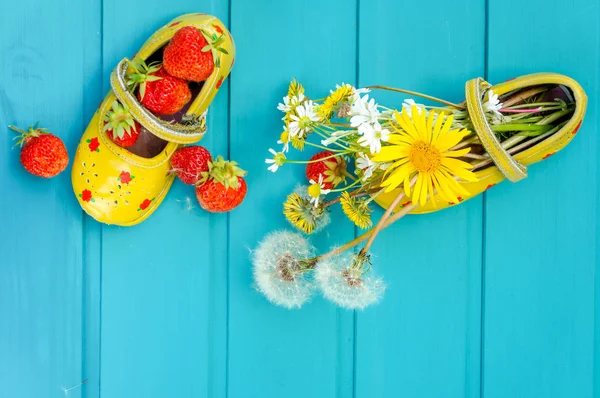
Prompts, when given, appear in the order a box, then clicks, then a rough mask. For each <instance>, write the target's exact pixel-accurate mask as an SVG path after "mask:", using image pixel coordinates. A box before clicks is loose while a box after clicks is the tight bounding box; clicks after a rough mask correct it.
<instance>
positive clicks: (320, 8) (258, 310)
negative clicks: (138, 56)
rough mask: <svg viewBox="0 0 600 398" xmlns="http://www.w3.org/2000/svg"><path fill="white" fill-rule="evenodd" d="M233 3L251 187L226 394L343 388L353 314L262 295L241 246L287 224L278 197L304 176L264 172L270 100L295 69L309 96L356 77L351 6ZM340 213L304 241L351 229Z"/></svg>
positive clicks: (243, 156) (240, 145)
mask: <svg viewBox="0 0 600 398" xmlns="http://www.w3.org/2000/svg"><path fill="white" fill-rule="evenodd" d="M231 11H232V28H233V35H234V37H235V39H236V43H237V46H238V61H237V63H236V67H235V68H236V70H235V71H234V74H233V77H232V81H231V82H232V83H231V84H232V86H231V89H232V93H231V156H232V158H234V159H235V160H237V161H239V162H240V164H241V165H242V166H244V167H245V168H246V169H247V170H248V171H249V173H248V178H247V181H248V184H249V191H248V196H247V198H246V200H245V202H244V203H243V204H242V205H241V207H240V208H239V209H236V210H234V211H233V212H232V213H231V227H230V241H231V247H230V317H229V336H230V338H229V396H230V397H244V398H249V397H279V396H285V397H317V396H323V397H325V396H327V397H332V396H340V397H341V396H344V397H349V396H351V395H352V372H353V368H352V347H353V338H352V331H353V327H352V326H353V325H352V313H351V312H345V311H342V310H338V309H336V308H335V307H334V306H333V305H332V304H330V303H328V302H325V301H324V300H322V299H319V298H316V299H315V300H314V301H313V302H312V303H309V304H307V305H306V306H305V307H304V308H302V309H301V310H292V311H290V310H286V309H282V308H278V307H275V306H274V305H272V304H270V303H269V302H267V300H266V299H265V298H264V297H262V296H261V295H260V294H259V293H258V292H256V290H254V288H253V286H252V285H253V281H252V266H251V264H250V261H249V252H248V248H254V247H256V245H257V243H258V242H259V241H260V240H261V239H262V238H263V236H264V235H265V234H266V233H267V232H269V231H272V230H274V229H277V228H280V229H281V228H291V227H289V226H288V224H287V223H286V221H285V218H284V217H283V215H282V213H281V211H282V202H283V201H284V200H285V198H286V195H287V194H289V193H290V192H291V191H292V190H293V188H294V186H295V185H296V183H298V182H302V181H305V177H304V168H303V167H302V166H296V167H294V165H286V166H284V167H282V168H281V169H280V170H279V171H277V173H276V174H272V173H271V172H270V171H268V170H267V169H266V165H265V164H264V160H263V159H264V158H265V157H267V155H268V154H269V152H268V151H267V149H268V148H277V147H278V144H276V141H277V140H278V137H279V134H280V133H281V126H282V125H281V123H282V122H281V120H280V118H281V113H280V112H279V111H278V110H277V109H276V107H277V103H278V102H281V97H283V96H284V95H285V93H286V92H287V85H288V83H289V81H290V80H291V79H292V78H293V77H296V78H298V80H299V81H301V82H302V83H303V84H304V85H305V87H306V89H307V94H308V95H309V96H311V97H312V98H318V97H320V96H323V95H326V94H327V93H328V90H329V89H330V88H333V87H334V86H335V84H336V83H341V82H343V81H346V82H353V81H354V79H355V74H356V69H355V59H356V51H355V36H354V32H355V29H356V6H355V4H354V2H348V1H342V0H336V1H328V2H323V1H318V0H309V1H305V2H273V1H269V0H259V1H253V2H247V1H241V0H233V2H232V8H231ZM294 155H297V152H295V153H294ZM305 156H306V157H308V155H304V156H302V158H304V157H305ZM342 217H343V216H341V215H340V214H337V215H335V216H334V217H333V218H335V219H337V221H335V223H334V224H332V226H331V229H330V231H335V233H334V232H331V236H329V234H328V233H322V234H320V235H319V236H318V237H315V238H313V239H311V240H312V241H313V242H319V243H320V247H321V248H323V249H324V248H326V247H327V246H329V245H330V244H332V243H337V242H344V241H345V240H347V239H349V238H351V237H352V236H353V229H352V227H351V226H350V225H349V224H348V223H347V222H346V221H345V220H343V219H342Z"/></svg>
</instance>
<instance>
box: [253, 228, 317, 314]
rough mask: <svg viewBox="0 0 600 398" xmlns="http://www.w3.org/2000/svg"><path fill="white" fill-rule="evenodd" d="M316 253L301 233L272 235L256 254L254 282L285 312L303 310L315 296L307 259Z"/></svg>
mask: <svg viewBox="0 0 600 398" xmlns="http://www.w3.org/2000/svg"><path fill="white" fill-rule="evenodd" d="M313 252H314V249H313V248H312V246H311V245H310V244H309V243H308V241H307V240H306V239H305V238H304V237H303V236H302V235H301V234H298V233H293V232H290V231H276V232H272V233H270V234H268V235H267V236H266V237H265V239H264V240H263V241H262V242H261V243H260V244H259V246H258V248H257V249H256V250H255V251H254V252H253V257H252V264H253V265H254V280H255V282H256V285H257V289H258V291H260V292H261V293H262V294H263V295H264V296H265V297H266V298H267V299H268V300H269V301H270V302H272V303H273V304H276V305H279V306H282V307H285V308H289V309H291V308H300V307H301V306H302V305H303V304H304V303H305V302H307V301H308V300H309V299H310V297H311V296H312V294H313V292H314V288H315V287H314V283H313V282H312V281H311V280H310V279H309V278H308V277H307V259H309V258H310V257H311V256H312V255H313Z"/></svg>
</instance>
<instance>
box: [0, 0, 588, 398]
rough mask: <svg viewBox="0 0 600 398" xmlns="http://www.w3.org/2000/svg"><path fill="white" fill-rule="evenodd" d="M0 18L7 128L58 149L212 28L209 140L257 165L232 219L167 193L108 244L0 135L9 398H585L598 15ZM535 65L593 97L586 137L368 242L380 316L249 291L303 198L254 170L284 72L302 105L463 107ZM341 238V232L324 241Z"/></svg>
mask: <svg viewBox="0 0 600 398" xmlns="http://www.w3.org/2000/svg"><path fill="white" fill-rule="evenodd" d="M134 10H135V17H132V16H131V13H132V12H133V11H134ZM0 11H1V12H0V33H1V35H0V48H1V49H2V50H3V56H2V60H1V61H0V125H2V126H5V125H7V124H17V125H20V126H23V127H25V126H27V125H28V124H29V123H33V122H36V121H40V122H41V123H42V124H43V125H44V126H46V127H48V128H50V129H51V130H52V131H54V132H55V133H57V134H59V135H60V136H61V137H63V139H64V140H65V142H66V144H67V147H68V149H69V151H70V153H71V154H73V153H74V149H75V147H76V145H77V142H78V139H79V137H80V135H81V133H82V132H83V129H84V128H85V126H86V125H87V123H88V121H89V118H91V116H92V113H93V111H94V109H95V108H96V106H97V104H98V103H99V101H100V100H101V99H102V98H103V97H104V95H105V94H106V92H107V90H108V88H109V85H108V76H109V73H110V71H111V70H112V68H113V67H114V65H115V64H116V62H118V60H120V59H121V58H122V57H125V56H130V55H131V54H132V53H134V52H135V51H136V50H137V49H138V48H139V46H140V45H141V44H142V43H143V42H144V41H145V39H146V38H147V37H148V36H149V35H150V34H151V33H152V32H153V31H154V30H155V29H156V28H157V27H159V26H161V25H162V24H164V23H165V22H167V21H168V20H170V19H171V18H173V17H174V16H176V15H178V14H181V13H185V12H192V11H199V12H206V13H210V14H214V15H217V16H218V17H219V18H221V19H222V20H223V21H224V22H225V23H226V24H227V25H228V26H230V28H231V31H232V33H233V35H234V37H235V40H236V44H237V51H238V59H237V62H236V65H235V67H234V70H233V73H232V75H231V79H230V80H228V81H227V82H226V86H225V87H226V88H224V89H222V90H221V91H220V93H219V95H218V96H217V98H216V99H215V101H214V103H213V105H212V107H211V110H210V113H209V120H208V122H209V134H208V135H207V138H206V139H205V140H204V141H203V142H202V144H203V145H205V146H206V147H207V148H209V149H210V150H211V151H212V152H213V153H214V154H223V155H227V156H230V157H231V158H233V159H235V160H237V161H239V162H240V163H241V165H242V166H243V167H244V168H246V169H247V170H248V171H249V175H248V178H247V181H248V184H249V193H248V197H247V199H246V201H245V202H244V203H243V204H242V206H240V208H238V209H236V210H235V211H234V212H232V213H231V214H230V215H209V214H207V213H205V212H203V211H202V210H201V209H200V208H199V206H198V205H197V204H196V203H195V202H194V197H193V192H192V191H190V189H189V187H186V186H183V185H182V184H180V183H178V182H177V183H175V184H174V186H173V188H172V190H171V192H170V193H169V196H168V198H167V199H166V200H165V202H164V203H163V204H162V205H161V207H160V209H159V210H158V211H157V212H156V213H155V214H154V215H153V216H152V217H150V218H149V219H148V220H147V221H145V222H144V223H143V224H141V225H139V226H136V227H132V228H118V227H107V226H102V225H100V224H98V223H96V222H95V221H93V220H92V219H90V218H89V217H87V216H85V215H83V214H82V211H81V209H80V208H79V206H78V204H77V202H76V201H75V200H74V197H73V195H72V193H71V188H70V179H69V174H68V172H66V173H64V174H62V175H60V176H59V177H57V178H55V179H52V180H39V179H36V178H35V177H32V176H30V175H28V174H27V173H26V172H25V171H23V170H22V169H21V168H20V166H19V163H18V151H17V150H14V151H11V150H10V147H11V145H12V142H11V138H12V135H11V133H9V132H8V131H6V134H5V135H4V136H2V135H0V137H3V138H0V153H1V154H2V157H1V158H0V397H2V398H3V397H10V398H13V397H14V398H21V397H23V398H29V397H32V398H38V397H51V398H52V397H88V398H99V397H105V398H113V397H115V398H121V397H123V398H130V397H138V396H139V397H145V398H154V397H205V396H206V397H236V398H237V397H240V398H245V397H260V398H267V397H282V396H285V397H363V398H371V397H396V396H403V397H485V398H489V397H494V398H495V397H548V398H559V397H561V398H562V397H583V398H588V397H589V398H591V397H600V387H599V386H598V382H599V381H600V364H599V359H600V327H599V326H598V325H599V324H600V319H599V318H598V316H599V312H598V308H600V293H599V292H598V286H599V283H600V279H599V278H600V277H599V276H598V275H600V269H599V257H598V248H599V247H600V231H599V230H598V222H597V221H598V207H599V204H600V202H599V200H600V199H599V195H598V176H599V173H598V172H599V170H598V168H599V166H598V151H599V150H600V147H599V145H600V143H599V140H598V139H597V134H598V123H599V119H598V105H599V103H598V96H599V95H600V86H599V83H600V82H599V71H600V62H599V60H600V6H599V4H598V2H597V1H596V0H573V1H570V2H564V1H560V0H551V1H543V0H535V1H528V2H522V1H518V0H504V1H502V2H500V1H498V0H458V1H455V2H453V3H452V5H451V6H449V5H448V4H447V3H446V2H444V1H442V0H436V1H431V2H408V1H402V2H400V1H394V0H375V1H366V0H362V1H360V0H351V1H349V0H326V1H323V0H320V1H319V0H310V1H304V2H291V1H271V0H256V1H252V2H250V1H244V0H229V1H220V0H201V1H191V0H172V1H170V2H168V4H165V2H164V1H158V0H143V1H142V0H131V1H129V2H127V3H123V2H119V1H116V0H84V1H78V2H69V1H65V0H57V1H54V2H43V1H39V0H37V1H36V0H24V1H20V2H5V3H3V4H2V6H1V8H0ZM534 71H556V72H560V73H564V74H567V75H570V76H572V77H574V78H575V79H577V80H578V81H579V82H580V83H581V84H582V85H583V86H584V88H585V89H586V91H587V93H588V96H589V98H590V103H589V108H588V114H587V116H586V120H585V122H584V124H583V127H582V128H581V130H580V132H579V133H578V136H577V137H576V138H575V140H574V141H573V143H572V144H570V145H569V146H568V147H567V148H566V149H565V150H564V151H562V152H561V153H559V154H557V155H556V156H554V157H552V158H550V159H548V160H546V161H545V162H543V163H541V164H538V165H535V166H533V167H531V170H530V176H529V178H528V179H527V180H525V181H523V182H520V183H519V184H514V185H513V184H509V183H503V184H501V185H499V186H498V187H496V188H494V189H492V190H490V191H489V192H488V193H486V194H485V196H481V197H479V198H477V199H474V200H471V201H469V202H467V203H465V204H463V205H461V206H457V207H454V208H452V209H448V210H445V211H442V212H439V213H435V214H431V215H423V216H411V217H407V218H406V219H405V220H403V221H402V222H401V223H399V224H397V225H394V226H393V227H391V228H390V229H388V230H386V231H385V232H384V233H383V234H382V235H381V237H380V239H378V241H377V243H376V244H375V245H374V255H375V258H374V264H375V267H376V269H377V271H378V272H379V273H381V274H382V275H383V276H384V277H385V278H386V281H387V283H388V285H389V287H388V290H387V294H386V297H385V299H384V301H383V302H382V303H381V304H379V305H378V306H376V307H374V308H371V309H367V310H365V311H363V312H357V313H354V312H349V311H344V310H340V309H337V308H335V307H333V306H332V305H331V304H330V303H328V302H326V301H324V300H322V299H319V298H316V299H315V300H313V302H312V303H310V304H308V305H307V306H306V307H305V308H304V309H302V310H300V311H286V310H283V309H280V308H276V307H273V306H272V305H270V304H269V303H267V302H266V300H265V299H264V298H263V297H262V296H260V295H259V294H258V293H256V291H255V290H254V289H253V287H252V281H251V266H250V262H249V249H250V248H252V247H254V246H255V245H256V242H257V241H258V240H260V239H261V237H262V236H263V235H264V234H265V233H266V232H267V231H269V230H271V229H273V228H285V227H286V223H285V220H284V218H283V216H282V215H281V212H280V210H281V202H282V201H283V200H284V198H285V196H286V194H287V193H288V192H289V191H290V190H291V189H293V187H294V185H295V181H301V180H302V174H303V170H302V169H301V168H299V167H298V168H294V167H287V166H286V167H284V168H282V169H281V170H280V171H278V173H277V174H276V175H273V174H271V173H270V172H268V171H267V170H266V169H265V165H264V157H265V156H266V154H267V153H268V152H267V149H268V148H269V147H273V146H274V145H275V141H276V140H277V137H278V135H279V132H280V131H279V129H280V128H281V122H280V120H279V118H280V115H279V113H278V111H277V110H276V109H275V107H276V104H277V102H278V101H279V100H280V97H281V96H283V94H284V93H285V90H286V87H287V83H288V81H289V80H290V79H291V78H292V77H296V78H298V79H299V80H301V81H302V82H303V83H304V84H305V86H306V88H307V90H308V91H309V92H310V93H313V94H314V95H315V96H319V95H322V94H325V93H327V90H328V89H330V88H332V87H333V86H334V85H335V84H336V83H340V82H349V83H353V84H359V85H368V84H388V85H395V86H399V87H404V88H408V89H414V90H420V91H424V92H427V93H430V94H433V95H437V96H440V97H443V98H447V99H450V100H457V101H458V100H461V99H462V97H463V84H464V82H465V81H466V80H467V79H469V78H471V77H476V76H483V77H486V78H488V79H489V81H490V82H492V83H493V82H498V81H501V80H505V79H506V78H509V77H512V76H516V75H520V74H525V73H529V72H534ZM375 95H377V97H378V98H382V99H385V101H391V102H396V103H399V102H400V101H401V100H402V98H403V97H401V96H392V95H388V94H381V93H375ZM189 204H191V205H192V207H190V206H189ZM379 214H380V213H379ZM336 216H337V217H336ZM352 236H354V231H353V229H352V228H351V227H350V226H349V224H348V223H347V222H346V221H345V220H344V219H343V217H341V216H340V214H337V215H334V223H333V228H331V229H330V232H328V233H321V234H320V235H318V236H317V240H318V245H319V246H320V247H321V248H327V247H329V246H330V245H335V244H339V243H342V242H344V241H345V240H347V239H349V238H351V237H352ZM82 383H83V384H82Z"/></svg>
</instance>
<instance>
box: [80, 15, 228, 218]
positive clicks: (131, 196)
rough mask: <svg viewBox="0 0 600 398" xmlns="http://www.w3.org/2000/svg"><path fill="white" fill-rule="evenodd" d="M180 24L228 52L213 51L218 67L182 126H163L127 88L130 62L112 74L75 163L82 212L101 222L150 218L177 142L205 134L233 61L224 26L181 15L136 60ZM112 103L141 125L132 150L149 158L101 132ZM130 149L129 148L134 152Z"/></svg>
mask: <svg viewBox="0 0 600 398" xmlns="http://www.w3.org/2000/svg"><path fill="white" fill-rule="evenodd" d="M184 26H195V27H197V28H199V29H202V32H203V34H204V35H205V36H206V35H207V34H208V35H216V36H217V37H218V36H221V35H223V38H224V40H223V42H222V43H221V44H220V46H221V48H224V49H225V50H226V52H213V55H216V56H218V57H219V59H218V61H219V62H218V63H216V64H217V65H218V66H216V67H215V69H214V71H213V72H212V74H211V75H210V77H209V78H208V79H207V80H206V81H205V82H203V83H202V86H201V88H200V90H199V92H198V93H197V95H196V97H195V98H193V99H192V101H190V105H189V108H188V109H187V111H186V113H185V115H184V116H183V117H184V118H185V120H186V123H185V124H181V123H172V122H166V121H164V120H162V119H159V118H157V117H156V116H154V115H153V114H152V113H150V112H149V111H148V110H147V109H145V108H143V107H142V106H141V105H140V104H139V102H138V101H137V99H136V98H135V97H134V96H133V95H132V94H131V93H130V92H129V91H128V90H127V86H126V83H125V74H126V72H127V68H128V62H127V60H126V59H124V60H123V61H121V62H120V63H119V65H118V66H117V68H115V70H114V71H113V73H112V76H111V86H112V91H110V92H109V93H108V95H107V96H106V98H105V99H104V101H103V102H102V104H101V105H100V107H99V109H98V110H97V111H96V113H95V114H94V116H93V118H92V121H91V122H90V124H89V125H88V127H87V129H86V131H85V133H84V134H83V137H82V138H81V141H80V143H79V147H78V148H77V152H76V154H75V159H74V161H73V171H72V176H71V178H72V182H73V191H74V192H75V195H76V196H77V199H78V200H79V203H80V204H81V207H82V208H83V210H85V212H86V213H88V214H89V215H90V216H92V217H93V218H94V219H96V220H97V221H99V222H102V223H106V224H116V225H121V226H130V225H135V224H137V223H140V222H142V221H143V220H145V219H146V218H147V217H148V216H150V214H152V213H153V212H154V211H155V210H156V209H157V208H158V206H159V205H160V203H161V202H162V200H163V199H164V198H165V196H166V194H167V192H168V191H169V188H170V187H171V184H172V183H173V179H174V174H171V173H169V170H170V164H169V160H170V158H171V155H172V154H173V153H174V152H175V151H176V150H177V149H178V148H179V147H180V145H181V144H188V143H193V142H197V141H199V140H200V139H201V138H202V136H203V135H204V133H205V131H206V126H205V115H206V110H207V108H208V106H209V105H210V103H211V102H212V100H213V98H214V96H215V95H216V93H217V91H218V90H219V88H220V87H221V84H222V83H223V80H224V79H225V78H226V77H227V76H228V75H229V72H230V71H231V67H232V66H233V62H234V59H235V45H234V43H233V39H232V37H231V34H230V33H229V31H227V29H226V28H225V26H224V25H223V23H222V22H221V21H220V20H218V19H217V18H215V17H213V16H210V15H205V14H187V15H182V16H180V17H177V18H175V19H174V20H173V21H171V22H169V23H168V24H167V25H165V26H163V27H162V28H160V29H159V30H158V31H156V32H155V33H154V34H153V35H152V36H151V37H150V38H149V39H148V40H147V41H146V43H145V44H144V45H143V46H142V48H141V49H140V51H139V52H138V53H137V54H136V56H137V57H140V58H142V59H144V60H146V59H148V58H149V57H150V56H152V54H154V53H155V52H156V51H157V50H159V49H161V48H162V47H163V46H165V45H166V44H167V43H168V42H169V40H170V39H171V38H172V37H173V35H174V34H175V32H177V31H178V30H179V29H180V28H182V27H184ZM217 54H218V55H217ZM116 100H119V101H120V102H121V103H122V104H125V105H127V106H128V108H129V110H130V112H131V114H132V115H133V117H134V118H135V120H136V121H138V122H139V123H140V124H141V125H142V127H143V129H142V133H141V134H140V138H139V139H138V142H139V143H138V142H136V144H135V145H134V147H137V149H135V151H136V152H137V153H140V154H143V155H144V156H148V157H144V156H139V155H136V154H134V153H132V152H130V151H129V150H128V149H126V148H122V147H120V146H119V145H117V144H115V143H114V142H112V141H111V140H110V139H109V138H108V137H107V135H106V133H105V132H104V131H103V128H104V121H103V119H104V115H105V114H106V111H107V110H108V109H110V107H111V105H112V103H113V102H114V101H116ZM134 147H131V149H132V151H134ZM150 156H151V157H150Z"/></svg>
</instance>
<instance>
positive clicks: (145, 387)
mask: <svg viewBox="0 0 600 398" xmlns="http://www.w3.org/2000/svg"><path fill="white" fill-rule="evenodd" d="M160 4H162V6H160V9H162V10H165V7H164V3H160ZM127 7H128V9H130V10H136V13H135V14H136V17H135V18H131V16H130V15H129V14H128V13H127V12H125V10H124V9H123V3H122V2H120V1H115V0H105V1H104V26H103V29H104V35H103V38H104V45H103V61H104V62H103V74H104V82H105V84H106V86H105V89H108V86H107V84H108V76H109V74H110V72H111V71H112V68H113V67H114V65H116V63H117V62H118V61H119V60H121V59H122V58H123V57H126V56H127V57H128V56H131V55H132V54H134V53H135V52H136V51H137V50H138V49H139V47H140V46H141V45H142V44H143V42H145V41H146V39H147V38H148V37H149V36H150V35H151V34H152V33H153V32H154V31H155V30H156V29H158V28H159V27H160V26H162V25H163V24H165V23H167V22H169V21H170V20H171V19H173V18H175V17H176V16H178V15H181V14H185V13H189V12H205V13H209V14H212V15H215V16H217V17H219V18H220V19H221V20H223V21H225V22H226V23H227V20H228V12H229V11H228V5H227V3H226V2H220V1H202V2H198V1H178V2H176V3H173V4H171V5H170V6H169V7H168V12H164V11H163V12H159V10H158V7H159V5H158V2H154V3H152V2H150V3H149V2H148V1H146V0H144V1H142V0H135V1H133V2H130V3H128V5H127ZM227 92H228V90H227V89H225V88H224V89H222V90H220V92H219V94H218V96H217V97H216V99H215V101H214V102H213V104H212V106H211V109H210V116H209V117H208V120H207V126H208V133H207V137H206V139H205V140H203V141H202V142H201V144H202V145H203V146H206V148H207V149H209V150H210V151H211V152H212V153H213V154H214V155H217V154H224V155H227V136H228V119H229V116H228V98H227ZM226 315H227V215H224V214H220V215H211V214H209V213H207V212H204V211H202V209H200V207H199V205H198V203H197V202H196V199H195V191H194V189H193V188H192V187H190V186H187V185H184V184H182V183H181V182H180V181H176V182H175V183H174V185H173V187H172V188H171V191H170V193H169V196H168V198H167V199H166V200H165V202H164V203H163V204H162V205H161V207H160V208H159V209H158V210H157V211H156V212H155V214H153V215H152V216H151V217H150V218H149V219H148V220H146V221H145V222H144V223H143V224H141V225H139V226H137V227H135V228H119V227H107V226H105V227H103V231H102V317H101V319H102V324H101V328H102V329H101V330H102V333H101V380H102V384H101V393H102V396H103V397H104V396H105V397H133V396H148V397H150V396H165V397H167V396H173V397H192V396H207V395H208V396H212V397H220V396H225V391H226V385H225V383H226V365H225V360H226V355H225V354H226V337H227V330H226V325H227V318H226Z"/></svg>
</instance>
